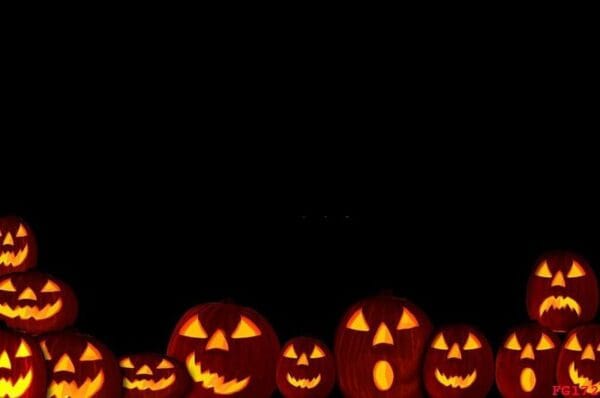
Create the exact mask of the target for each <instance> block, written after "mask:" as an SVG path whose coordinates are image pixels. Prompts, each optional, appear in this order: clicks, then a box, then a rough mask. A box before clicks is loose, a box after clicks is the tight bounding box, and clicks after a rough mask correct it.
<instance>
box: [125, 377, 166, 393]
mask: <svg viewBox="0 0 600 398" xmlns="http://www.w3.org/2000/svg"><path fill="white" fill-rule="evenodd" d="M174 382H175V375H174V374H172V375H171V376H169V377H163V378H162V379H160V380H158V381H154V380H150V379H134V380H129V379H128V378H127V377H124V378H123V387H124V388H126V389H128V390H142V391H144V390H150V391H160V390H164V389H165V388H167V387H169V386H170V385H171V384H173V383H174Z"/></svg>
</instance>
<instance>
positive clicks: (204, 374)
mask: <svg viewBox="0 0 600 398" xmlns="http://www.w3.org/2000/svg"><path fill="white" fill-rule="evenodd" d="M186 366H187V369H188V372H189V373H190V375H191V376H192V379H193V380H194V381H195V382H196V383H202V387H204V388H206V389H211V388H212V389H213V391H214V393H215V394H218V395H231V394H235V393H236V392H239V391H242V390H243V389H244V388H246V387H247V386H248V384H249V383H250V376H248V377H246V378H245V379H243V380H241V381H238V380H237V379H233V380H229V381H225V376H221V375H219V374H218V373H215V372H211V371H210V370H208V369H206V370H204V371H203V370H202V364H201V363H200V361H196V353H194V352H192V353H191V354H190V355H188V357H187V360H186Z"/></svg>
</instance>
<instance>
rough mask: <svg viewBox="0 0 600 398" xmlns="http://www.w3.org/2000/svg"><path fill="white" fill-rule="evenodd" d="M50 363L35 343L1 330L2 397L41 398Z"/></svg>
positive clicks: (43, 393)
mask: <svg viewBox="0 0 600 398" xmlns="http://www.w3.org/2000/svg"><path fill="white" fill-rule="evenodd" d="M45 392H46V364H45V363H44V357H43V356H42V353H41V352H40V349H39V347H38V346H37V343H36V342H35V340H33V339H31V338H30V337H26V336H23V335H20V334H16V333H12V332H8V331H4V330H0V397H2V398H41V397H44V396H45Z"/></svg>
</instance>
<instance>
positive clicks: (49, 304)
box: [0, 272, 78, 334]
mask: <svg viewBox="0 0 600 398" xmlns="http://www.w3.org/2000/svg"><path fill="white" fill-rule="evenodd" d="M77 307H78V305H77V298H76V297H75V293H73V290H72V289H71V288H70V287H69V286H68V285H67V284H66V283H64V282H61V281H59V280H58V279H55V278H54V277H52V276H50V275H48V274H44V273H41V272H18V273H14V274H8V275H3V276H1V277H0V319H2V320H3V321H4V322H5V323H6V324H7V325H8V326H9V327H11V328H13V329H18V330H23V331H25V332H27V333H32V334H40V333H45V332H51V331H57V330H61V329H63V328H65V327H67V326H70V325H72V324H73V323H74V322H75V319H76V318H77Z"/></svg>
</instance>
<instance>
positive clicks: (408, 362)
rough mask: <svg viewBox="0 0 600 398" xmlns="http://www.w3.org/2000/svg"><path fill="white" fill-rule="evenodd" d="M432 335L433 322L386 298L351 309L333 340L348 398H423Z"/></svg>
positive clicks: (412, 307) (405, 304)
mask: <svg viewBox="0 0 600 398" xmlns="http://www.w3.org/2000/svg"><path fill="white" fill-rule="evenodd" d="M430 333H431V323H430V322H429V319H428V318H427V316H426V315H425V313H423V311H421V310H420V309H419V308H418V307H417V306H415V305H414V304H412V303H411V302H409V301H408V300H404V299H400V298H397V297H394V296H390V295H382V296H377V297H372V298H368V299H366V300H363V301H360V302H358V303H356V304H355V305H353V306H352V307H351V308H350V309H349V310H348V311H347V312H346V314H345V316H344V317H343V318H342V322H341V324H340V325H339V327H338V329H337V334H336V338H335V357H336V365H337V372H338V380H339V384H340V388H341V390H342V392H343V394H344V396H346V397H350V398H371V397H378V398H379V397H381V398H392V397H394V398H408V397H410V398H412V397H421V395H422V391H421V382H420V371H421V363H422V362H421V361H422V358H423V352H424V349H425V345H426V342H427V339H428V338H429V335H430Z"/></svg>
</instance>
